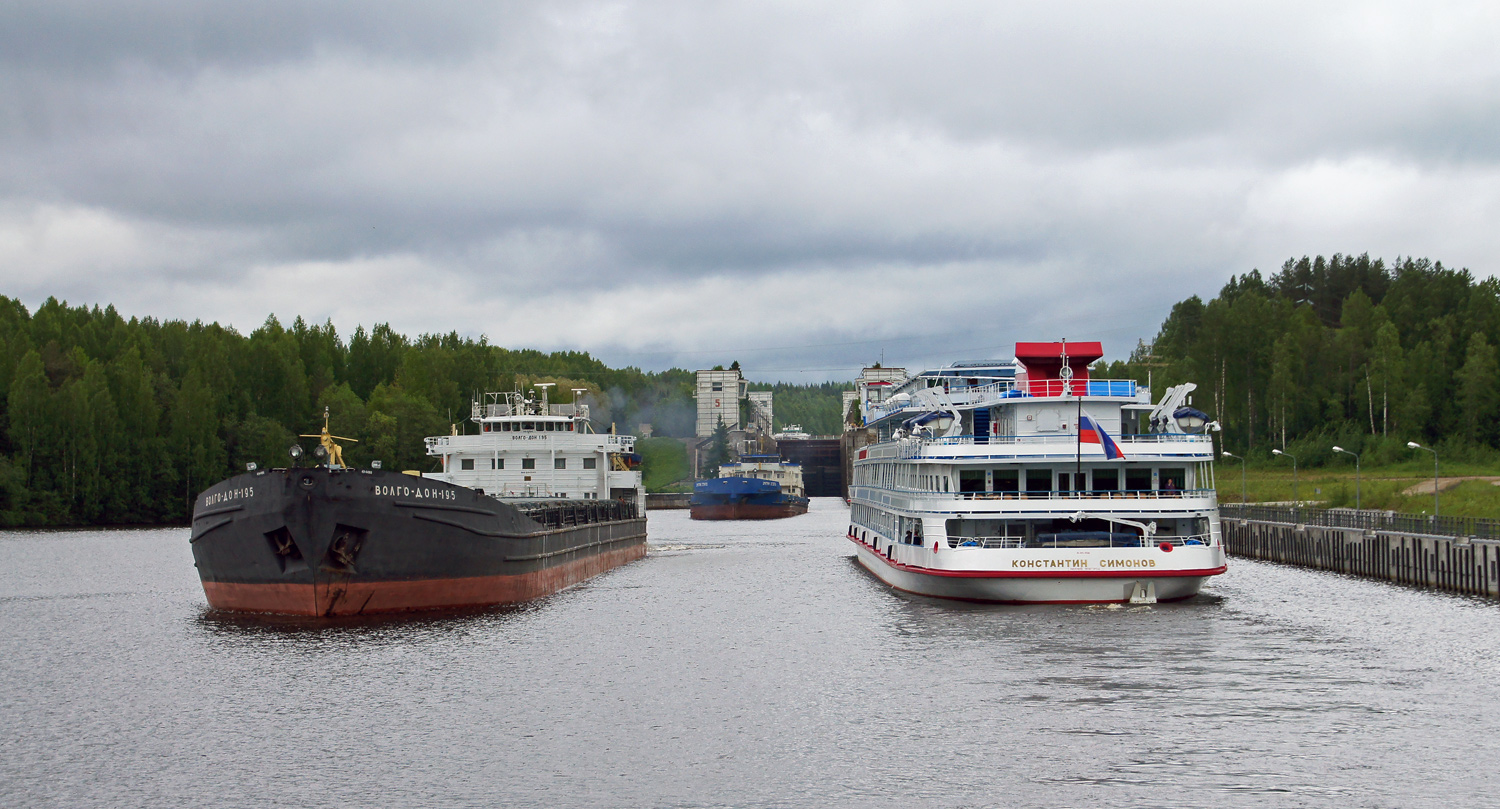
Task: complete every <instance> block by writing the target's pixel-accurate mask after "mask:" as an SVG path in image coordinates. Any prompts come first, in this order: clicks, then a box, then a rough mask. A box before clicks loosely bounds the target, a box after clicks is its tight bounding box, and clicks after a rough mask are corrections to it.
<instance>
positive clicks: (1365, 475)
mask: <svg viewBox="0 0 1500 809" xmlns="http://www.w3.org/2000/svg"><path fill="white" fill-rule="evenodd" d="M1468 476H1500V469H1497V468H1495V467H1494V466H1489V465H1479V464H1457V463H1456V464H1453V465H1451V466H1449V465H1444V466H1443V468H1442V477H1443V478H1444V479H1445V485H1446V479H1448V478H1456V477H1468ZM1431 482H1432V465H1431V464H1426V465H1424V464H1421V463H1403V464H1396V465H1391V466H1381V467H1375V468H1365V469H1363V470H1361V474H1360V476H1359V494H1360V497H1359V500H1360V505H1361V506H1362V507H1364V508H1369V509H1385V510H1390V511H1400V512H1403V513H1408V514H1431V513H1432V489H1431V488H1430V484H1431ZM1355 483H1356V481H1355V472H1354V465H1353V464H1349V465H1347V466H1324V467H1318V468H1314V469H1299V470H1298V471H1297V487H1296V488H1297V493H1296V497H1300V498H1301V499H1302V500H1303V501H1304V502H1308V503H1317V504H1319V505H1320V506H1321V507H1324V508H1353V507H1354V505H1355ZM1423 483H1427V484H1429V488H1428V489H1427V490H1426V491H1425V492H1424V493H1421V494H1406V493H1405V492H1406V490H1407V489H1410V488H1411V487H1413V486H1416V485H1419V484H1423ZM1218 491H1219V502H1221V503H1238V502H1240V497H1241V495H1240V465H1239V464H1238V463H1235V462H1233V461H1230V462H1223V463H1220V464H1219V465H1218ZM1245 491H1246V495H1247V499H1248V501H1249V502H1251V503H1265V502H1289V501H1291V500H1293V499H1294V496H1293V491H1292V470H1291V464H1290V463H1286V464H1283V465H1281V466H1278V467H1269V466H1264V465H1260V464H1255V465H1251V466H1249V467H1247V468H1246V469H1245ZM1439 503H1440V508H1441V511H1442V513H1443V514H1446V515H1451V516H1465V517H1486V518H1490V519H1500V486H1496V485H1494V484H1491V483H1488V482H1486V481H1480V480H1470V481H1464V482H1462V483H1459V484H1457V485H1455V486H1453V487H1452V488H1445V489H1443V490H1442V492H1441V493H1440V494H1439Z"/></svg>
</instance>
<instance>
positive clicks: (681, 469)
mask: <svg viewBox="0 0 1500 809" xmlns="http://www.w3.org/2000/svg"><path fill="white" fill-rule="evenodd" d="M635 451H636V452H638V453H640V456H641V478H642V480H643V482H644V483H645V485H646V491H648V492H690V491H692V490H693V484H692V477H693V470H692V468H691V467H689V466H688V455H687V445H686V444H684V443H682V441H680V440H678V439H676V438H643V439H641V440H639V441H636V442H635ZM683 480H686V481H688V482H687V483H686V484H685V485H684V484H681V483H680V481H683ZM673 484H678V485H673Z"/></svg>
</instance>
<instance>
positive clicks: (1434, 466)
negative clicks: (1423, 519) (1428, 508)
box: [1406, 441, 1438, 519]
mask: <svg viewBox="0 0 1500 809" xmlns="http://www.w3.org/2000/svg"><path fill="white" fill-rule="evenodd" d="M1406 446H1408V447H1410V448H1412V449H1420V450H1422V451H1423V452H1430V453H1432V518H1433V519H1437V516H1438V457H1437V450H1435V449H1432V448H1431V447H1424V446H1422V445H1421V444H1418V443H1417V442H1415V441H1408V442H1406Z"/></svg>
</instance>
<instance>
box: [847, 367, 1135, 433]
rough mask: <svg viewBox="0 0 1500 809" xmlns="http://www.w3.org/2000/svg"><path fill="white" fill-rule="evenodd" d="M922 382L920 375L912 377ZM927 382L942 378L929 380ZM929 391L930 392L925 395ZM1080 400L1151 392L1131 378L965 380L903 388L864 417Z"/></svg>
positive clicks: (873, 420)
mask: <svg viewBox="0 0 1500 809" xmlns="http://www.w3.org/2000/svg"><path fill="white" fill-rule="evenodd" d="M912 379H913V381H919V380H922V379H923V377H922V376H916V377H913V378H912ZM929 379H941V378H936V377H929ZM926 391H931V393H924V392H926ZM1079 397H1082V398H1083V399H1084V400H1085V401H1111V402H1115V403H1118V404H1122V405H1125V404H1139V405H1147V404H1150V402H1151V389H1150V388H1147V387H1145V386H1143V385H1139V384H1137V383H1136V381H1135V380H1133V379H1087V380H1081V381H1072V382H1063V381H1061V380H1035V381H1028V380H1020V381H1018V380H996V381H991V382H988V383H987V384H982V385H969V384H966V380H960V381H958V382H956V383H950V384H934V385H931V386H919V387H915V388H911V389H910V390H908V386H906V385H903V386H902V388H901V389H899V390H898V391H897V392H896V393H894V394H892V395H891V396H890V397H888V398H887V399H886V400H885V401H884V402H881V403H879V404H874V403H872V404H871V405H870V407H869V412H868V413H866V414H865V424H866V425H867V426H871V427H874V426H878V425H879V424H880V423H881V422H883V421H887V420H889V419H892V418H896V417H908V416H910V415H912V414H916V413H927V412H930V411H932V410H933V409H935V408H944V407H945V406H947V405H951V406H952V407H954V408H957V409H959V410H973V409H974V408H979V407H997V406H1003V405H1013V404H1018V403H1019V402H1018V400H1023V399H1024V400H1029V401H1037V400H1045V399H1054V400H1064V399H1065V400H1067V401H1069V402H1071V401H1074V400H1075V399H1078V398H1079Z"/></svg>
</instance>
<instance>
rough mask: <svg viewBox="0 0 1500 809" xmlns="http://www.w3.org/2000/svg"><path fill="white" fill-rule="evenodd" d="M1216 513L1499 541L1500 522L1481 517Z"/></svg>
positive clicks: (1272, 510)
mask: <svg viewBox="0 0 1500 809" xmlns="http://www.w3.org/2000/svg"><path fill="white" fill-rule="evenodd" d="M1219 513H1220V514H1221V515H1222V516H1223V517H1224V519H1234V520H1257V521H1260V522H1279V523H1290V524H1292V525H1320V526H1323V527H1325V528H1353V529H1356V530H1362V531H1392V532H1396V533H1402V534H1429V535H1432V536H1449V537H1475V538H1478V539H1500V520H1490V519H1484V518H1482V517H1433V516H1431V515H1428V514H1400V513H1397V512H1394V511H1371V510H1368V509H1367V510H1364V511H1355V510H1354V509H1343V508H1333V509H1321V508H1300V507H1295V506H1261V505H1254V504H1249V505H1246V504H1240V503H1227V504H1226V503H1221V504H1220V505H1219Z"/></svg>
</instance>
